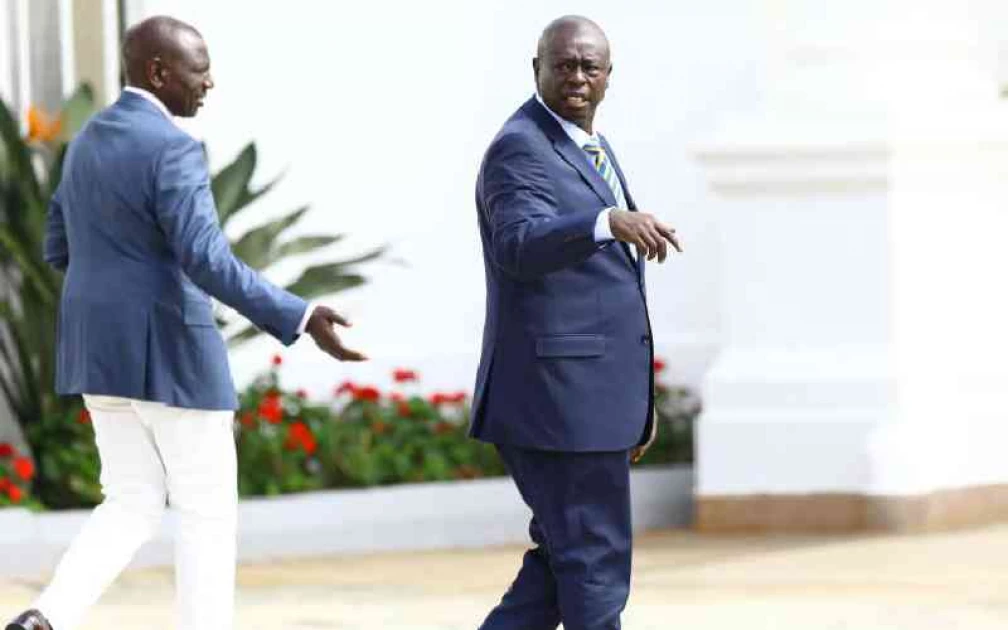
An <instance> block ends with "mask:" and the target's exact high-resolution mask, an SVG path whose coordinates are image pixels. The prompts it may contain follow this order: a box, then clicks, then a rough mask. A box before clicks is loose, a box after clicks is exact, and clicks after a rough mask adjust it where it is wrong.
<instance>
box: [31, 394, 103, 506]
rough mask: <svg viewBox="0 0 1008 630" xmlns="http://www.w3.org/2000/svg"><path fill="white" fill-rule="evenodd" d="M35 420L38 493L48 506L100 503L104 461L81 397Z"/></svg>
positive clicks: (34, 440)
mask: <svg viewBox="0 0 1008 630" xmlns="http://www.w3.org/2000/svg"><path fill="white" fill-rule="evenodd" d="M67 400H68V401H70V402H71V403H72V404H69V405H68V406H67V407H66V409H64V410H62V411H60V412H53V413H49V414H46V415H45V416H43V417H42V419H41V421H40V422H34V423H32V424H31V425H29V427H28V429H27V438H28V443H29V444H32V445H37V446H35V447H34V448H35V458H36V461H37V462H38V475H37V476H36V478H35V483H34V487H35V493H36V494H37V496H38V497H40V498H41V499H42V501H43V502H44V503H45V505H46V507H49V508H52V509H57V510H63V509H71V508H84V507H91V506H94V505H97V504H98V503H100V502H101V500H102V490H101V484H100V483H99V473H100V472H101V464H100V461H99V458H98V447H97V446H96V445H95V441H94V429H93V427H92V426H91V416H90V414H89V413H88V412H87V410H86V409H85V408H84V405H83V403H82V401H81V400H80V399H79V398H78V397H73V398H69V399H67Z"/></svg>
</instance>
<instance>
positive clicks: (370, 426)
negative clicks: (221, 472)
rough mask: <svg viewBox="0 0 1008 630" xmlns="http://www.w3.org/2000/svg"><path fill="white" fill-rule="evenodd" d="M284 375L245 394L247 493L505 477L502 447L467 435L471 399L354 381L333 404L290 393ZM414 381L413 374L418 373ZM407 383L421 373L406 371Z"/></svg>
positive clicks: (240, 426) (241, 450)
mask: <svg viewBox="0 0 1008 630" xmlns="http://www.w3.org/2000/svg"><path fill="white" fill-rule="evenodd" d="M279 365H280V361H279V358H277V359H276V360H275V362H274V368H273V369H272V370H271V371H270V372H269V373H268V374H266V375H264V376H263V377H261V378H259V379H257V380H256V382H255V383H253V384H252V385H251V386H250V387H249V388H248V389H247V390H246V391H245V392H244V393H243V394H242V395H241V409H240V410H239V412H238V415H237V418H238V422H237V423H236V427H237V433H238V462H239V464H238V468H239V473H238V478H239V489H240V491H241V493H242V494H243V495H259V494H266V495H270V494H281V493H286V492H297V491H302V490H311V489H317V488H347V487H364V486H375V485H384V484H393V483H404V482H418V481H442V480H450V479H467V478H475V477H485V476H496V475H501V474H503V473H504V468H503V466H502V464H501V462H500V460H499V459H498V457H497V454H496V452H495V451H494V450H493V448H492V447H490V446H488V445H486V444H481V443H479V442H476V441H474V440H470V439H469V438H468V436H467V435H466V419H467V407H466V396H465V393H462V392H459V393H453V394H444V393H435V394H433V395H431V396H429V397H426V398H425V397H423V396H420V395H419V394H416V393H414V394H411V395H405V394H403V393H400V392H393V393H391V394H384V393H382V392H380V391H379V390H378V389H377V388H374V387H367V386H358V385H355V384H353V383H349V382H348V383H344V384H343V385H341V386H340V387H339V388H338V389H337V390H336V392H335V394H336V398H335V399H334V400H333V401H330V402H328V403H313V402H311V401H309V400H308V399H307V396H306V395H305V393H304V392H295V393H290V392H285V391H283V389H282V388H281V386H280V380H279V370H278V366H279ZM411 375H412V376H411ZM396 377H397V381H398V382H400V383H403V384H405V383H407V382H413V381H415V380H416V375H415V373H414V372H412V371H409V370H404V371H397V373H396Z"/></svg>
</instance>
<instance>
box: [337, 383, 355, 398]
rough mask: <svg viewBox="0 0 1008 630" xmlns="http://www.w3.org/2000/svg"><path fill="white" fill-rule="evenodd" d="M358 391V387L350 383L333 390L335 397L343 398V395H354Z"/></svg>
mask: <svg viewBox="0 0 1008 630" xmlns="http://www.w3.org/2000/svg"><path fill="white" fill-rule="evenodd" d="M355 391H357V387H356V386H355V385H354V384H353V383H351V382H350V381H343V383H341V384H340V386H339V387H337V388H336V389H335V390H333V394H334V395H335V396H341V395H343V394H353V393H354V392H355Z"/></svg>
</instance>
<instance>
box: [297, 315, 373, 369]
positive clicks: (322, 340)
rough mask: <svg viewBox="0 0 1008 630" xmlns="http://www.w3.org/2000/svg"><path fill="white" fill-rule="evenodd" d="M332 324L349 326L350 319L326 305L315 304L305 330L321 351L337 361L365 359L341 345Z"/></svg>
mask: <svg viewBox="0 0 1008 630" xmlns="http://www.w3.org/2000/svg"><path fill="white" fill-rule="evenodd" d="M334 324H339V325H340V326H343V327H344V328H349V327H350V326H351V325H352V324H351V323H350V320H348V319H347V318H345V317H343V316H342V315H340V314H339V313H337V312H336V311H334V310H332V309H331V308H329V307H327V306H321V305H319V306H316V307H315V309H314V310H313V311H312V314H311V315H310V316H309V317H308V325H307V326H305V332H307V333H308V334H309V335H311V338H312V339H314V340H315V345H316V346H318V347H319V349H321V350H322V351H323V352H325V353H326V354H328V355H329V356H331V357H334V358H335V359H337V360H339V361H366V360H367V357H366V356H365V355H364V354H362V353H360V352H357V351H356V350H351V349H350V348H347V347H346V346H344V345H343V342H342V341H341V340H340V338H339V335H337V334H336V331H335V330H334V326H333V325H334Z"/></svg>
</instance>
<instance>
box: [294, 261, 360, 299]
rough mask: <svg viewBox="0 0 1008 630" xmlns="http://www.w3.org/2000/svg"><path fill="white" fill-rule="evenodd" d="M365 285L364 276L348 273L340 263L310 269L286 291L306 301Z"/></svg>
mask: <svg viewBox="0 0 1008 630" xmlns="http://www.w3.org/2000/svg"><path fill="white" fill-rule="evenodd" d="M362 284H364V276H361V275H359V274H355V273H347V272H346V266H345V265H343V264H340V263H330V264H328V265H318V266H315V267H309V268H308V269H306V270H305V271H304V273H302V274H301V277H299V278H298V279H297V280H295V281H294V282H292V283H291V284H289V285H287V287H286V289H287V290H288V291H290V292H291V293H293V294H294V295H297V296H300V297H302V298H304V299H306V300H309V299H311V298H316V297H319V296H322V295H329V294H331V293H337V292H339V291H346V290H347V289H353V288H354V287H359V286H361V285H362Z"/></svg>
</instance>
